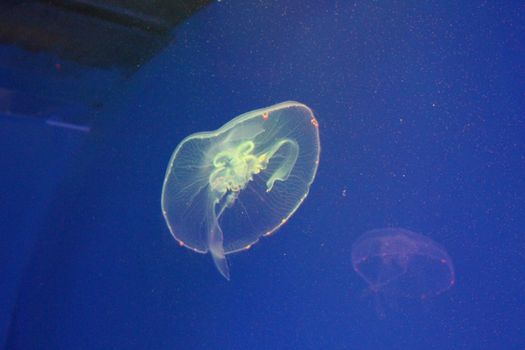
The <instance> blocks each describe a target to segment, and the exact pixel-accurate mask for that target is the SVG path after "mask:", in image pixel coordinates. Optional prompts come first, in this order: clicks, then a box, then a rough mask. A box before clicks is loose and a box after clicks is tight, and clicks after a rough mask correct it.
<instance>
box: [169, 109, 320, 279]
mask: <svg viewBox="0 0 525 350" xmlns="http://www.w3.org/2000/svg"><path fill="white" fill-rule="evenodd" d="M318 126H319V125H318V123H317V120H316V119H315V116H314V115H313V113H312V111H311V110H310V108H308V107H307V106H305V105H304V104H301V103H298V102H283V103H280V104H277V105H274V106H271V107H268V108H263V109H258V110H255V111H251V112H248V113H245V114H242V115H240V116H238V117H236V118H234V119H232V120H231V121H229V122H228V123H226V124H225V125H224V126H222V127H221V128H220V129H218V130H216V131H210V132H200V133H196V134H192V135H190V136H188V137H186V138H185V139H184V140H183V141H182V142H181V143H180V144H179V145H178V146H177V148H176V149H175V151H174V152H173V155H172V156H171V159H170V161H169V164H168V168H167V171H166V176H165V178H164V184H163V187H162V198H161V205H162V213H163V215H164V218H165V219H166V223H167V225H168V227H169V229H170V232H171V234H172V235H173V237H174V238H175V239H176V240H177V241H179V243H180V244H181V245H183V246H185V247H187V248H190V249H192V250H194V251H196V252H198V253H207V252H210V254H211V256H212V258H213V261H214V263H215V266H216V267H217V269H218V270H219V272H220V273H221V274H222V275H223V276H224V277H225V278H226V279H229V278H230V272H229V267H228V262H227V260H226V255H227V254H231V253H235V252H240V251H243V250H245V249H248V248H250V246H252V245H253V244H254V243H256V242H257V241H258V240H259V238H260V237H261V236H267V235H270V234H271V233H273V232H275V231H276V230H277V229H278V228H279V227H280V226H281V225H283V224H284V223H285V222H286V221H287V220H288V219H289V218H290V216H292V214H293V213H294V212H295V211H296V210H297V208H298V207H299V206H300V205H301V203H302V202H303V201H304V199H305V198H306V196H307V195H308V191H309V188H310V185H311V184H312V182H313V180H314V178H315V174H316V172H317V166H318V164H319V152H320V144H319V130H318Z"/></svg>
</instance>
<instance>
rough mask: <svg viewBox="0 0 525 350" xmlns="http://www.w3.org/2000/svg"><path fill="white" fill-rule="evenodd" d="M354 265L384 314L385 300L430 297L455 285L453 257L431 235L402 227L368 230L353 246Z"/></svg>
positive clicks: (391, 302) (377, 306)
mask: <svg viewBox="0 0 525 350" xmlns="http://www.w3.org/2000/svg"><path fill="white" fill-rule="evenodd" d="M352 265H353V268H354V270H355V272H357V274H358V275H359V276H361V278H363V280H365V282H366V283H367V284H368V286H369V288H370V291H371V292H372V293H373V294H374V296H375V297H376V311H377V312H378V315H379V316H380V318H383V317H384V310H383V306H382V304H383V302H386V303H387V304H389V305H390V306H393V305H395V304H397V303H398V301H399V300H410V299H412V300H426V299H429V298H432V297H436V296H438V295H441V294H442V293H444V292H446V291H447V290H449V289H450V288H451V287H452V286H453V285H454V284H455V273H454V265H453V263H452V259H451V258H450V256H449V255H448V253H447V251H446V250H445V248H443V247H442V246H441V245H440V244H438V243H436V242H434V241H433V240H431V239H430V238H428V237H426V236H423V235H421V234H418V233H415V232H412V231H409V230H405V229H402V228H384V229H375V230H371V231H368V232H366V233H365V234H363V235H362V236H361V237H359V238H358V239H357V241H356V242H355V243H354V244H353V245H352Z"/></svg>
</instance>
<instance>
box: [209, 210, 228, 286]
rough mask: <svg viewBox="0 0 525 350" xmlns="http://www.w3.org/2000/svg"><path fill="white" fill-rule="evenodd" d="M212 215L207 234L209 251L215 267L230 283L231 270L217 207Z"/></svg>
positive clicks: (212, 211)
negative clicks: (225, 252) (216, 210)
mask: <svg viewBox="0 0 525 350" xmlns="http://www.w3.org/2000/svg"><path fill="white" fill-rule="evenodd" d="M221 213H222V210H221ZM211 215H212V218H211V220H210V223H209V225H210V227H208V233H207V235H208V237H207V240H208V249H209V251H210V254H211V257H212V258H213V262H214V264H215V267H216V268H217V270H219V272H220V273H221V275H222V276H223V277H224V278H226V279H227V280H228V281H229V280H230V268H229V267H228V260H227V259H226V255H225V254H224V236H223V233H222V230H221V228H220V226H219V221H218V219H217V216H216V214H215V205H214V206H213V208H212V209H211Z"/></svg>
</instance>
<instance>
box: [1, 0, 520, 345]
mask: <svg viewBox="0 0 525 350" xmlns="http://www.w3.org/2000/svg"><path fill="white" fill-rule="evenodd" d="M524 16H525V13H524V11H523V6H522V4H520V3H518V2H516V3H512V2H506V3H505V4H493V3H490V2H489V3H485V2H480V3H468V4H467V3H462V4H461V5H449V4H444V3H443V2H441V1H435V2H425V3H422V4H420V3H419V2H416V3H411V4H408V3H405V2H395V3H381V2H379V3H359V2H358V3H353V2H349V1H331V2H328V1H285V2H280V1H275V2H274V1H264V2H246V1H242V2H241V1H237V2H232V1H222V2H217V3H214V4H212V5H210V6H208V7H206V8H205V9H203V10H202V11H200V12H199V13H197V14H196V15H195V16H193V17H191V18H190V19H189V20H187V21H186V22H185V23H183V24H182V25H180V26H179V27H178V28H177V29H176V30H175V32H174V36H175V38H176V40H175V41H174V43H173V44H172V45H171V46H169V47H168V48H167V49H166V50H165V51H163V52H162V53H161V54H160V55H158V56H157V57H155V58H154V59H153V60H152V61H151V62H149V63H148V64H147V65H145V66H143V67H141V68H140V69H139V70H138V71H137V72H136V73H135V74H134V75H132V76H131V77H129V78H126V79H125V80H123V81H122V82H121V83H120V84H118V85H116V88H115V89H117V90H113V94H112V96H111V97H110V98H108V99H107V101H106V103H105V104H104V107H103V108H102V109H100V110H97V111H96V118H94V119H93V120H94V122H93V124H92V125H90V127H91V129H90V132H88V133H83V132H77V131H75V130H68V129H64V128H55V127H53V126H50V125H45V124H43V123H42V124H38V123H36V122H34V123H33V122H32V121H20V120H14V119H9V118H3V119H1V120H0V123H1V124H0V146H1V147H2V151H0V152H1V153H0V157H1V159H2V171H0V186H1V197H0V208H1V212H2V213H1V214H0V218H1V221H0V230H1V231H0V234H1V235H2V237H5V238H2V247H1V250H0V252H1V256H0V259H1V261H2V264H1V265H2V269H1V270H0V273H1V274H0V277H1V283H2V284H1V285H2V286H3V287H2V291H3V292H2V300H3V302H2V304H0V307H1V308H2V309H3V310H4V311H2V313H1V319H0V326H1V327H2V329H1V332H2V335H1V338H0V340H2V341H3V344H5V348H6V349H524V348H525V335H524V334H525V329H524V328H525V323H524V320H525V302H524V297H525V272H524V265H525V264H524V263H525V253H524V251H525V250H524V247H525V239H524V238H523V227H524V226H525V219H524V218H525V216H524V204H525V138H524V136H525V119H524V116H525V100H524V90H523V86H524V84H523V81H524V78H525V74H524V73H525V69H524V68H525V67H524V62H525V60H524V59H523V58H524V55H525V51H524V47H525V45H524V33H525V18H524ZM90 84H94V85H93V87H94V88H96V84H95V83H94V82H90ZM86 90H89V87H86ZM286 100H296V101H300V102H303V103H305V104H307V105H308V106H310V107H311V108H312V109H313V110H314V112H315V114H316V117H317V119H318V121H319V124H320V134H321V163H320V165H319V171H318V174H317V178H316V180H315V182H314V183H313V185H312V187H311V190H310V193H309V195H308V198H307V199H306V201H305V202H304V204H303V205H302V206H301V207H300V208H299V210H298V211H297V212H296V213H295V215H294V216H293V217H292V218H291V219H290V220H289V222H288V223H287V224H286V225H284V226H283V227H282V228H281V229H280V230H279V232H277V233H276V234H275V235H273V236H272V237H270V238H268V239H263V240H261V241H260V242H259V243H257V244H256V245H255V246H254V247H253V248H252V249H251V250H249V251H246V252H242V253H239V254H234V255H231V256H230V259H229V262H230V269H231V281H229V282H227V281H226V280H224V278H222V277H221V276H220V275H219V274H218V273H217V271H216V270H215V267H214V266H213V263H212V261H211V258H210V257H209V256H208V255H201V254H197V253H194V252H192V251H190V250H188V249H184V248H181V247H179V246H178V244H177V243H176V241H175V240H174V239H173V238H172V237H171V236H170V233H169V231H168V229H167V227H166V226H165V223H164V219H163V217H162V213H161V211H160V193H161V187H162V181H163V177H164V173H165V169H166V165H167V162H168V160H169V158H170V156H171V153H172V152H173V150H174V148H175V147H176V146H177V144H178V143H179V142H180V141H181V140H182V139H183V138H184V137H185V136H187V135H189V134H191V133H194V132H198V131H204V130H213V129H216V128H218V127H220V126H221V125H223V124H224V123H225V122H227V121H229V120H230V119H232V118H233V117H235V116H237V115H239V114H241V113H244V112H247V111H250V110H252V109H256V108H261V107H266V106H270V105H272V104H274V103H278V102H282V101H286ZM94 113H95V112H94ZM382 227H402V228H406V229H409V230H412V231H414V232H417V233H419V234H423V235H425V236H427V237H429V238H431V239H432V240H433V241H435V242H438V243H439V244H440V245H441V246H443V247H444V248H445V249H446V251H447V252H448V254H449V256H450V257H451V259H452V260H453V263H454V268H455V274H456V275H455V278H456V281H455V285H454V286H453V287H452V288H451V289H450V290H448V291H446V292H445V293H443V294H441V295H439V296H438V297H435V298H432V299H428V300H421V301H417V302H414V303H410V305H409V306H408V307H403V305H400V306H399V307H397V306H396V305H389V306H388V307H387V309H386V310H385V314H384V315H382V314H378V309H377V304H376V302H377V298H375V296H374V295H373V293H371V292H370V290H368V289H367V284H366V283H365V282H364V281H363V280H362V279H361V278H360V276H359V275H358V274H357V273H355V272H354V271H353V269H352V260H351V249H352V244H353V243H354V242H355V240H356V239H357V238H358V237H359V236H360V235H362V234H363V233H364V232H366V231H368V230H371V229H375V228H382ZM383 316H384V317H383Z"/></svg>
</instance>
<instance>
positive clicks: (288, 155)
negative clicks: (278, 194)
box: [266, 139, 299, 192]
mask: <svg viewBox="0 0 525 350" xmlns="http://www.w3.org/2000/svg"><path fill="white" fill-rule="evenodd" d="M283 147H286V150H285V152H283V153H284V160H282V161H281V165H280V166H279V167H278V168H277V169H276V170H275V171H274V173H273V174H272V176H270V178H269V179H268V181H266V192H270V191H271V190H272V188H273V185H274V183H275V181H277V180H279V181H286V179H288V176H290V173H291V172H292V169H293V168H294V166H295V162H296V161H297V157H298V156H299V145H298V144H297V142H295V141H293V140H288V139H285V140H280V141H279V142H277V143H275V145H273V147H272V148H271V149H270V151H269V152H268V153H267V154H266V157H267V159H268V160H271V159H272V157H274V156H275V154H276V153H277V152H278V151H279V150H280V149H281V148H283Z"/></svg>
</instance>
